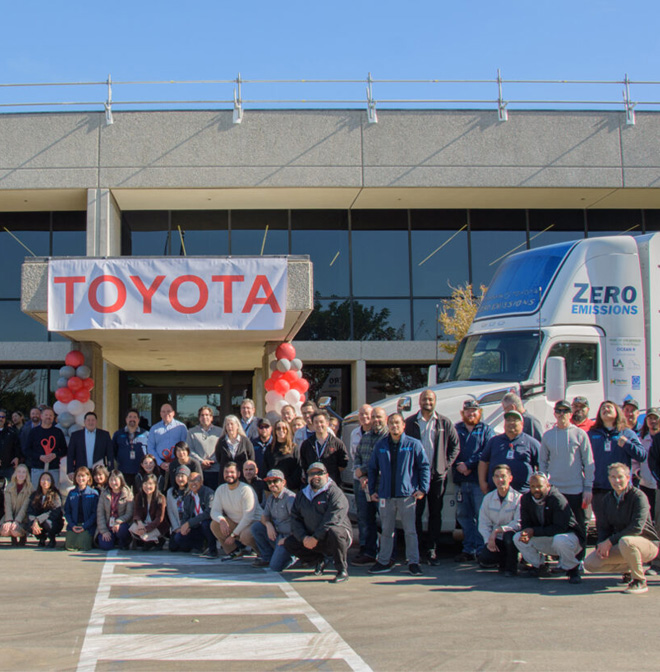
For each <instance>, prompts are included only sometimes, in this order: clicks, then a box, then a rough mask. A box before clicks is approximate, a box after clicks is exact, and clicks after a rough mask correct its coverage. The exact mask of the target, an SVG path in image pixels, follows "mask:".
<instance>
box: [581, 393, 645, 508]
mask: <svg viewBox="0 0 660 672" xmlns="http://www.w3.org/2000/svg"><path fill="white" fill-rule="evenodd" d="M589 440H590V441H591V450H592V452H593V454H594V466H595V468H596V469H595V475H594V485H593V499H592V502H591V507H592V509H593V511H594V515H595V516H596V521H598V515H599V513H600V512H601V504H602V501H603V498H604V497H605V495H606V494H607V493H608V492H610V491H611V490H612V486H611V485H610V482H609V478H608V468H609V466H610V464H614V463H615V462H617V463H618V462H620V463H622V464H625V465H626V466H627V467H628V469H630V466H631V464H632V461H633V460H637V461H638V462H643V461H644V460H645V459H646V451H645V450H644V448H643V447H642V444H641V443H640V440H639V437H638V436H637V434H635V432H633V431H632V430H630V429H628V428H627V425H626V418H625V416H624V415H623V411H622V410H621V407H620V406H619V405H618V404H616V403H614V402H613V401H610V400H609V399H608V400H606V401H604V402H603V403H602V404H601V405H600V406H599V408H598V414H597V415H596V421H595V422H594V424H593V427H592V428H591V429H590V430H589Z"/></svg>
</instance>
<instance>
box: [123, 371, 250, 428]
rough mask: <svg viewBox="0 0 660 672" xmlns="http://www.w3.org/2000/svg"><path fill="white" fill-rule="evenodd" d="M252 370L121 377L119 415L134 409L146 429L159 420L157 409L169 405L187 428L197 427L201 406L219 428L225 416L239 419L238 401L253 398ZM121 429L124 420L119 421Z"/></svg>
mask: <svg viewBox="0 0 660 672" xmlns="http://www.w3.org/2000/svg"><path fill="white" fill-rule="evenodd" d="M252 375H253V374H252V372H251V371H208V372H207V371H172V372H169V371H132V372H123V373H122V374H121V377H120V394H121V399H122V401H123V403H122V404H121V409H122V410H121V411H120V412H121V413H125V410H126V409H128V408H137V409H138V411H139V412H140V416H141V417H142V418H143V419H144V420H143V422H145V423H146V424H148V425H149V426H151V425H153V424H155V423H156V422H158V421H159V420H160V407H161V406H162V405H163V404H164V403H171V404H172V405H173V406H174V408H175V409H176V411H177V415H176V417H177V419H178V420H180V421H181V422H184V423H185V424H186V425H187V426H188V427H189V428H190V427H194V426H195V425H196V424H197V412H198V410H199V408H200V406H210V407H211V408H212V409H213V414H214V422H215V424H217V425H218V426H222V421H223V420H224V418H225V416H226V415H229V414H230V413H233V414H235V415H239V416H240V406H241V401H242V400H243V399H244V398H246V397H252ZM119 424H120V426H123V424H124V417H121V418H119Z"/></svg>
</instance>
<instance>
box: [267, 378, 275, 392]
mask: <svg viewBox="0 0 660 672" xmlns="http://www.w3.org/2000/svg"><path fill="white" fill-rule="evenodd" d="M274 385H275V383H274V382H273V381H272V380H271V379H270V378H268V380H265V381H264V388H265V390H266V392H270V391H271V390H272V389H273V386H274Z"/></svg>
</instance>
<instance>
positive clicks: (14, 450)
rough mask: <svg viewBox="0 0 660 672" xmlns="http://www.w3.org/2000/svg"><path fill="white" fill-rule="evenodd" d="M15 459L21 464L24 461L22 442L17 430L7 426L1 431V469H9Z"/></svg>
mask: <svg viewBox="0 0 660 672" xmlns="http://www.w3.org/2000/svg"><path fill="white" fill-rule="evenodd" d="M15 458H18V461H19V462H20V461H21V460H22V459H23V454H22V452H21V442H20V441H19V438H18V433H17V432H16V430H15V429H14V428H13V427H7V425H5V426H4V427H3V428H2V429H0V469H9V468H10V467H11V466H12V464H11V463H12V460H14V459H15Z"/></svg>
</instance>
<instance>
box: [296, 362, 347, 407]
mask: <svg viewBox="0 0 660 672" xmlns="http://www.w3.org/2000/svg"><path fill="white" fill-rule="evenodd" d="M303 376H304V377H305V378H306V379H307V380H308V381H309V391H308V392H307V394H306V395H305V396H306V397H307V398H308V399H317V400H318V399H319V398H320V397H330V398H331V399H332V403H331V404H330V407H331V408H332V410H333V411H335V412H336V413H338V414H339V415H341V416H342V417H343V416H345V415H348V414H349V413H350V412H351V411H352V410H353V409H352V408H351V367H350V366H322V365H321V366H319V365H316V364H312V365H309V366H307V365H305V366H304V367H303Z"/></svg>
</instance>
